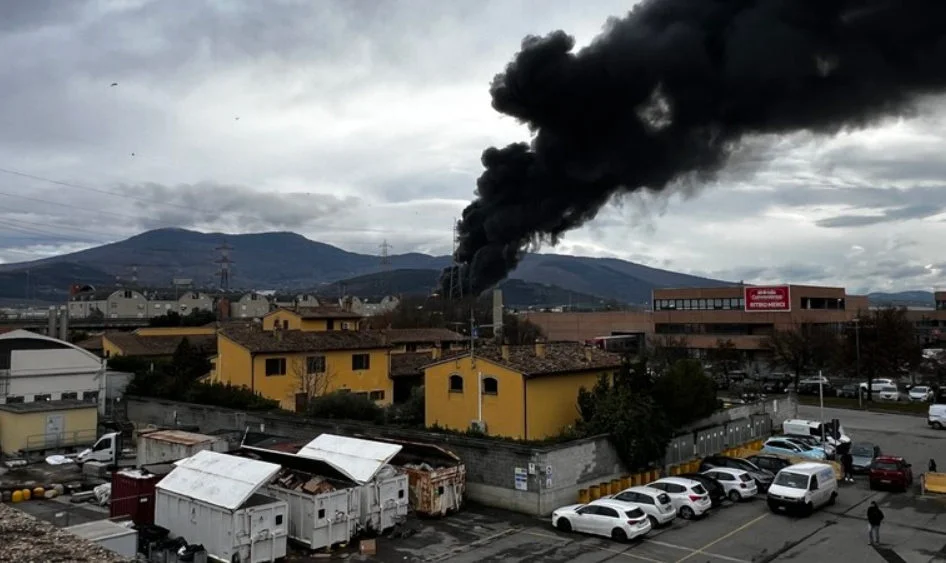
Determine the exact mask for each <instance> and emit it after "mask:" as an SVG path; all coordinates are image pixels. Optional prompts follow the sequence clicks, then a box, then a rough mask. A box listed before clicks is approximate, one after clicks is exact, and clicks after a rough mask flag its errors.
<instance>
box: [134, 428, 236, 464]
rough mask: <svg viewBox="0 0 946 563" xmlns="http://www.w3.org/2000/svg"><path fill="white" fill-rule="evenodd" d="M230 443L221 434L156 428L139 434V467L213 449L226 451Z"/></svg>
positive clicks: (137, 461)
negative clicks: (208, 434)
mask: <svg viewBox="0 0 946 563" xmlns="http://www.w3.org/2000/svg"><path fill="white" fill-rule="evenodd" d="M229 447H230V445H229V444H228V443H227V440H226V439H225V438H222V437H220V436H207V435H206V434H195V433H194V432H185V431H183V430H155V431H153V432H148V433H145V434H141V435H139V436H138V444H137V448H138V452H137V458H136V460H135V463H136V465H137V466H138V467H143V466H145V465H151V464H155V463H168V462H172V461H177V460H179V459H184V458H187V457H191V456H192V455H194V454H196V453H197V452H200V451H203V450H211V451H215V452H220V453H224V452H226V451H227V450H228V449H229Z"/></svg>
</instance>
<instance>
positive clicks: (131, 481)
mask: <svg viewBox="0 0 946 563" xmlns="http://www.w3.org/2000/svg"><path fill="white" fill-rule="evenodd" d="M163 478H164V475H155V474H154V473H149V472H147V471H143V470H141V469H123V470H121V471H116V472H115V473H113V474H112V497H111V500H110V501H109V516H111V517H112V518H115V517H118V516H127V517H129V518H131V520H132V522H134V523H135V524H154V487H155V485H156V484H157V483H158V481H160V480H161V479H163Z"/></svg>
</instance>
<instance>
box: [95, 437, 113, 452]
mask: <svg viewBox="0 0 946 563" xmlns="http://www.w3.org/2000/svg"><path fill="white" fill-rule="evenodd" d="M111 447H112V439H111V438H103V439H102V440H99V441H98V443H97V444H95V446H93V447H92V451H95V452H100V451H102V450H107V449H109V448H111Z"/></svg>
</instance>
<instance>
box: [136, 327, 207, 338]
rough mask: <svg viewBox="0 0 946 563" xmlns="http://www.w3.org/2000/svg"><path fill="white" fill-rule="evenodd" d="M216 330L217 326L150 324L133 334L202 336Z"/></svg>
mask: <svg viewBox="0 0 946 563" xmlns="http://www.w3.org/2000/svg"><path fill="white" fill-rule="evenodd" d="M216 332H217V328H216V327H212V326H149V327H143V328H139V329H137V330H135V331H134V332H133V333H132V334H137V335H138V336H200V335H205V334H214V333H216Z"/></svg>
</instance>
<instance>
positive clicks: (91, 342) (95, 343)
mask: <svg viewBox="0 0 946 563" xmlns="http://www.w3.org/2000/svg"><path fill="white" fill-rule="evenodd" d="M75 344H76V346H78V347H79V348H82V349H83V350H96V351H97V350H101V349H102V335H98V336H91V337H89V338H86V339H85V340H80V341H78V342H76V343H75Z"/></svg>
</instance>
